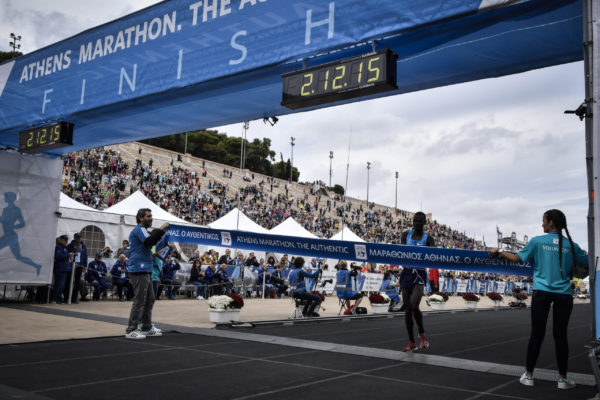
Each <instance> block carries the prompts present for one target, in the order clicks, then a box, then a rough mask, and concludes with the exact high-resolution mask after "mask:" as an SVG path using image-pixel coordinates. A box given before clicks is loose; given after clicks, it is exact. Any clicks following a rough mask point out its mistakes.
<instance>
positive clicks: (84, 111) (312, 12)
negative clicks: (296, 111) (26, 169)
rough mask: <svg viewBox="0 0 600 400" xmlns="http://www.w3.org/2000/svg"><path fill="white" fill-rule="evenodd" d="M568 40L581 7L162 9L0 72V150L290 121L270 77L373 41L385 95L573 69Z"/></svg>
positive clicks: (455, 2) (304, 1) (189, 5)
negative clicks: (61, 137)
mask: <svg viewBox="0 0 600 400" xmlns="http://www.w3.org/2000/svg"><path fill="white" fill-rule="evenodd" d="M581 27H582V5H581V1H580V0H524V1H519V2H505V1H501V0H497V1H494V0H485V1H482V0H428V1H422V0H404V1H401V2H400V1H397V0H370V1H365V0H335V1H334V0H330V1H322V0H268V1H267V0H204V1H198V0H171V1H163V2H161V3H158V4H156V5H154V6H151V7H148V8H146V9H144V10H141V11H138V12H136V13H133V14H131V15H128V16H125V17H123V18H120V19H117V20H115V21H112V22H110V23H107V24H104V25H101V26H99V27H96V28H93V29H90V30H88V31H85V32H82V33H80V34H78V35H76V36H73V37H71V38H69V39H66V40H63V41H61V42H58V43H56V44H53V45H51V46H48V47H45V48H43V49H40V50H38V51H35V52H32V53H29V54H26V55H24V56H21V57H19V58H17V59H15V60H10V61H7V62H5V63H3V64H0V144H3V145H9V146H15V145H16V144H17V143H18V141H17V135H16V133H17V132H18V131H20V130H25V129H28V128H29V127H31V126H36V125H41V124H45V123H48V122H54V121H57V120H61V119H66V120H68V121H69V122H72V123H73V124H74V126H75V131H74V137H75V139H74V144H73V146H71V147H69V148H64V149H61V150H52V151H50V152H51V153H55V154H60V152H63V151H74V150H78V149H83V148H90V147H97V146H100V145H104V144H114V143H119V142H128V141H132V140H139V139H143V138H149V137H155V136H164V135H167V134H170V133H181V132H185V131H191V130H195V129H199V128H209V127H215V126H221V125H226V124H230V123H234V122H239V121H246V120H254V119H259V118H263V117H265V116H279V115H284V114H289V113H291V112H292V111H291V110H289V109H287V108H285V107H283V106H281V104H280V103H281V91H282V86H281V74H283V73H286V72H291V71H295V70H298V69H301V68H302V66H303V64H305V65H306V66H307V67H310V66H314V65H320V64H323V63H326V62H329V61H332V60H338V59H342V58H346V57H352V56H356V55H358V54H365V53H368V52H370V51H372V44H373V42H372V41H373V40H376V41H377V45H376V46H377V48H378V49H382V48H390V49H392V50H393V51H394V52H395V53H397V54H398V64H397V84H398V89H397V90H395V91H390V92H386V95H390V94H399V93H406V92H410V91H416V90H422V89H427V88H431V87H437V86H443V85H450V84H454V83H458V82H465V81H470V80H475V79H481V78H488V77H491V76H501V75H507V74H511V73H516V72H521V71H527V70H530V69H534V68H541V67H544V66H549V65H556V64H561V63H565V62H571V61H576V60H581V59H582V57H583V56H582V54H583V53H582V51H581V43H582V28H581ZM532 49H535V51H531V50H532ZM381 95H383V94H377V95H373V96H371V97H375V96H381ZM367 98H369V97H367ZM362 99H364V98H362ZM347 101H356V100H347ZM347 101H344V102H347ZM199 110H200V111H201V112H199Z"/></svg>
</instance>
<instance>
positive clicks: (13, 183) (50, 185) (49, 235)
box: [0, 151, 62, 284]
mask: <svg viewBox="0 0 600 400" xmlns="http://www.w3.org/2000/svg"><path fill="white" fill-rule="evenodd" d="M61 168H62V160H61V159H59V158H48V157H45V156H33V155H26V154H19V153H13V152H9V151H2V152H0V283H32V284H44V283H50V282H52V269H53V264H54V247H55V245H56V237H57V236H59V235H57V233H56V225H57V216H56V214H55V212H57V211H58V206H59V195H60V175H61Z"/></svg>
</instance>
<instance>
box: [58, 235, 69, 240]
mask: <svg viewBox="0 0 600 400" xmlns="http://www.w3.org/2000/svg"><path fill="white" fill-rule="evenodd" d="M58 238H59V239H62V240H69V237H68V236H67V235H60V236H59V237H58Z"/></svg>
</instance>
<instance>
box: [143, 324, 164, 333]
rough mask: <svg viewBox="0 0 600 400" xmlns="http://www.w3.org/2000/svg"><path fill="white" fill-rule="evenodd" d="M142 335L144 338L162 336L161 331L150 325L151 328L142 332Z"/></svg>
mask: <svg viewBox="0 0 600 400" xmlns="http://www.w3.org/2000/svg"><path fill="white" fill-rule="evenodd" d="M142 334H143V335H145V336H162V331H161V330H160V329H158V328H156V327H155V326H154V325H152V328H150V329H149V330H147V331H142Z"/></svg>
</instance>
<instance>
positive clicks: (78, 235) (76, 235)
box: [73, 232, 81, 237]
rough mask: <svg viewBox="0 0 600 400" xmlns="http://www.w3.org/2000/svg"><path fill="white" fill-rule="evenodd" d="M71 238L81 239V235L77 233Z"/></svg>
mask: <svg viewBox="0 0 600 400" xmlns="http://www.w3.org/2000/svg"><path fill="white" fill-rule="evenodd" d="M73 237H81V234H80V233H79V232H78V233H76V234H74V235H73Z"/></svg>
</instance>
